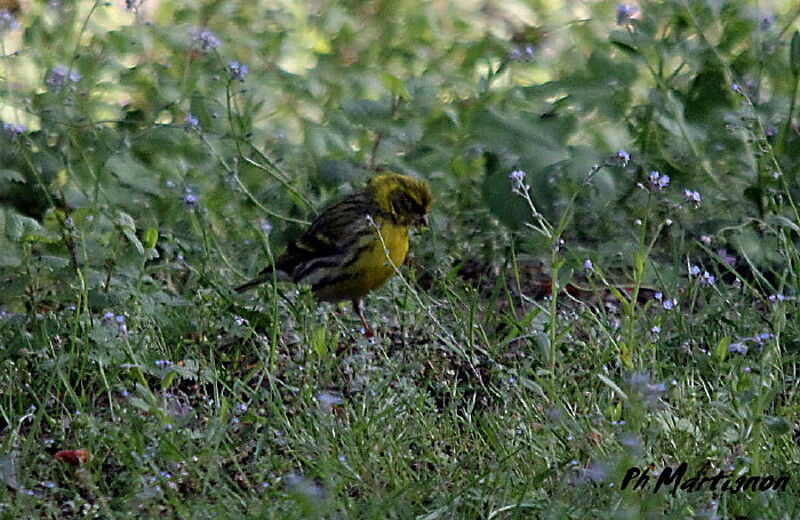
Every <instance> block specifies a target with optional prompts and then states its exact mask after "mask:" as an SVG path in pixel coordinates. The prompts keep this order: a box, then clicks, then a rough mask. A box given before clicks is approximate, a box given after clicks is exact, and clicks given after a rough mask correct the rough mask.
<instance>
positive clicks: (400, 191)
mask: <svg viewBox="0 0 800 520" xmlns="http://www.w3.org/2000/svg"><path fill="white" fill-rule="evenodd" d="M367 190H368V191H369V192H370V194H371V195H372V197H373V198H374V199H375V201H376V202H377V203H378V206H379V207H380V209H381V210H382V211H384V212H385V213H388V214H389V215H390V216H391V218H392V220H394V221H395V222H396V223H398V224H400V225H403V226H419V225H422V226H426V225H428V212H429V211H430V209H431V203H432V202H433V194H432V193H431V188H430V186H428V183H427V182H425V181H423V180H420V179H415V178H413V177H409V176H407V175H400V174H398V173H387V174H383V175H378V176H376V177H373V178H372V179H370V180H369V182H368V183H367Z"/></svg>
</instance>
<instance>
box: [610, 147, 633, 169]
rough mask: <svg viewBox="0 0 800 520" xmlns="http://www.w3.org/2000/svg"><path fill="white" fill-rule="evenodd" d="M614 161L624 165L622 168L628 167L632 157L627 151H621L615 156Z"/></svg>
mask: <svg viewBox="0 0 800 520" xmlns="http://www.w3.org/2000/svg"><path fill="white" fill-rule="evenodd" d="M614 159H616V160H617V161H619V162H621V163H622V166H627V165H628V163H629V162H630V161H631V156H630V154H629V153H628V152H626V151H625V150H620V151H618V152H617V153H616V154H615V155H614Z"/></svg>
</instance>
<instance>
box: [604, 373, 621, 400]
mask: <svg viewBox="0 0 800 520" xmlns="http://www.w3.org/2000/svg"><path fill="white" fill-rule="evenodd" d="M597 377H599V378H600V381H602V382H603V383H605V385H606V386H607V387H609V388H610V389H611V390H613V391H614V393H615V394H617V396H618V397H619V398H620V399H622V400H623V401H627V400H628V394H626V393H625V390H623V389H622V388H620V387H619V385H618V384H617V383H615V382H614V381H612V380H611V379H609V378H608V377H606V376H604V375H603V374H597Z"/></svg>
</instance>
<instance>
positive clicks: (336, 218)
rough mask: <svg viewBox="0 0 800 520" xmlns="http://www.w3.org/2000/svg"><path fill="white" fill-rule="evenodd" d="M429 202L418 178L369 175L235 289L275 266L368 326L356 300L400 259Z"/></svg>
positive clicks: (430, 198)
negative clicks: (346, 304)
mask: <svg viewBox="0 0 800 520" xmlns="http://www.w3.org/2000/svg"><path fill="white" fill-rule="evenodd" d="M432 202H433V195H432V193H431V189H430V187H429V186H428V183H427V182H425V181H423V180H419V179H415V178H413V177H409V176H407V175H400V174H397V173H388V174H383V175H378V176H376V177H373V178H372V179H370V180H369V182H368V183H367V187H366V189H364V190H362V191H358V192H356V193H353V194H352V195H350V196H349V197H347V198H346V199H344V200H343V201H341V202H338V203H336V204H332V205H330V206H328V207H327V208H325V210H323V212H322V213H321V214H320V215H319V216H318V217H317V219H316V220H314V222H313V223H312V224H311V226H310V227H309V228H308V229H307V230H306V231H305V232H304V233H303V234H302V235H301V236H300V237H299V238H298V239H296V240H295V241H293V242H291V243H289V245H288V247H287V248H286V251H285V252H284V253H283V254H282V255H280V256H279V257H278V258H277V259H276V261H275V265H274V266H269V267H267V268H265V269H264V270H262V271H261V272H260V273H259V274H258V276H257V277H255V278H253V279H252V280H250V281H249V282H247V283H245V284H243V285H240V286H239V287H237V288H236V291H237V292H244V291H246V290H248V289H251V288H252V287H255V286H257V285H260V284H262V283H264V282H267V281H269V280H270V279H272V272H273V269H274V270H276V271H278V272H279V273H283V274H285V275H288V276H289V277H291V279H292V281H294V282H295V283H301V284H307V285H310V286H311V291H312V292H313V293H314V294H315V295H316V296H317V298H319V299H320V300H321V301H327V302H338V301H343V300H351V301H352V302H353V309H354V310H355V311H356V312H357V313H358V317H359V318H360V319H361V323H362V325H363V326H364V329H365V330H366V331H368V330H369V327H368V326H367V320H366V319H364V313H363V308H362V302H361V299H362V298H363V297H364V296H366V294H367V293H368V292H370V291H372V290H373V289H377V288H378V287H380V286H381V285H383V284H384V283H386V281H387V280H389V278H391V277H392V276H393V275H394V274H395V268H397V267H399V266H401V265H402V264H403V262H404V261H405V259H406V254H407V253H408V229H409V227H411V226H416V225H423V226H426V225H427V224H428V212H429V211H430V207H431V203H432ZM384 246H385V247H384ZM390 260H391V262H390Z"/></svg>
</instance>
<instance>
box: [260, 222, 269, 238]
mask: <svg viewBox="0 0 800 520" xmlns="http://www.w3.org/2000/svg"><path fill="white" fill-rule="evenodd" d="M260 225H261V231H263V232H264V233H266V234H267V235H269V234H270V233H271V232H272V222H270V221H269V220H262V221H261V224H260Z"/></svg>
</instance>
